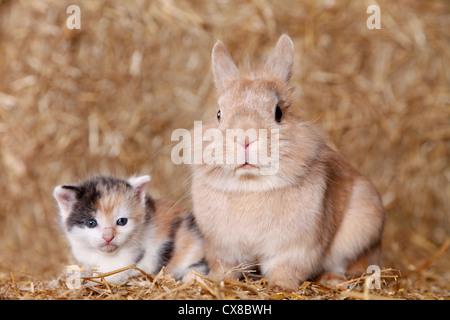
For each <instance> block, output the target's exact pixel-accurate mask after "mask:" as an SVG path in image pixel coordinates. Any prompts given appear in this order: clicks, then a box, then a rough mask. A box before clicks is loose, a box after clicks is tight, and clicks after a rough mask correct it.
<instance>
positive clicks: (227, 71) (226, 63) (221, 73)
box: [211, 40, 239, 91]
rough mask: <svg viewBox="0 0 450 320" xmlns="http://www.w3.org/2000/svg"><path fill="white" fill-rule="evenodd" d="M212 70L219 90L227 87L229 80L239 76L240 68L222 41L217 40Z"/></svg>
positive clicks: (213, 51)
mask: <svg viewBox="0 0 450 320" xmlns="http://www.w3.org/2000/svg"><path fill="white" fill-rule="evenodd" d="M211 60H212V62H211V70H212V73H213V77H214V83H215V84H216V87H217V89H218V90H219V91H222V90H223V89H225V85H226V83H227V82H228V81H230V80H233V79H235V78H236V77H237V75H238V73H239V70H238V68H237V66H236V64H235V63H234V61H233V58H231V55H230V53H229V52H228V50H227V48H226V47H225V45H224V44H223V42H222V41H220V40H219V41H217V42H216V44H215V46H214V48H213V50H212V59H211Z"/></svg>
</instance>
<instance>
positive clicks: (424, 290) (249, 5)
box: [0, 0, 450, 299]
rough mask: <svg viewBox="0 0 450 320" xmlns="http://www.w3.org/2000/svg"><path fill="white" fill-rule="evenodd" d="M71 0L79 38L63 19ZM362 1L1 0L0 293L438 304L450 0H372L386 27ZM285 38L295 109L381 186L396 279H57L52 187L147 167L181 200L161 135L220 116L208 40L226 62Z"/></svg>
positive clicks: (443, 264)
mask: <svg viewBox="0 0 450 320" xmlns="http://www.w3.org/2000/svg"><path fill="white" fill-rule="evenodd" d="M71 4H76V5H78V6H79V7H80V8H81V29H80V30H69V29H67V27H66V20H67V18H68V16H69V15H68V14H67V13H66V9H67V7H68V6H69V5H71ZM370 4H372V3H371V2H368V1H351V0H344V1H329V0H323V1H322V0H321V1H315V0H305V1H294V0H286V1H265V0H264V1H227V0H220V1H189V2H187V1H173V0H169V1H167V0H164V1H162V0H155V1H144V0H134V1H119V0H111V1H89V0H80V1H59V0H58V1H57V0H41V1H5V0H0V150H1V152H0V194H1V197H0V219H1V221H2V223H0V241H1V242H0V272H2V273H1V274H0V298H19V297H20V298H32V299H39V298H45V299H50V298H62V299H84V298H98V299H102V298H105V299H114V298H130V299H134V298H136V299H141V298H161V299H173V298H198V299H217V298H228V297H234V298H237V299H242V298H249V299H297V298H298V299H301V298H307V299H309V298H311V299H312V298H318V299H344V298H355V299H358V298H367V297H369V298H376V296H375V297H374V296H373V295H377V294H378V295H383V296H385V297H397V298H403V299H422V298H424V299H428V298H432V299H440V298H445V297H447V298H448V297H449V282H450V281H449V280H450V274H449V265H450V258H449V255H448V252H447V254H446V253H445V250H444V252H441V251H439V249H440V248H443V246H444V245H445V243H446V240H447V239H449V237H450V232H449V231H450V221H449V220H450V219H449V212H450V201H449V195H450V183H449V182H450V181H449V180H450V165H449V164H450V65H449V61H450V6H449V3H448V1H445V0H436V1H406V0H399V1H395V2H392V1H386V0H383V1H382V0H380V1H377V4H378V5H379V6H380V8H381V29H379V30H369V29H368V28H367V27H366V20H367V18H368V17H369V15H368V14H367V13H366V9H367V6H369V5H370ZM282 33H287V34H289V35H290V36H291V37H292V39H293V41H294V44H295V48H296V53H295V54H296V55H295V64H294V71H293V76H292V84H293V86H294V87H295V96H296V98H297V99H298V100H299V103H298V106H297V109H296V112H298V113H299V114H301V115H302V116H303V117H306V118H309V119H311V120H312V121H314V122H315V123H316V124H317V125H318V126H319V127H321V128H322V129H323V131H324V132H325V133H326V134H327V135H328V136H329V141H330V144H331V145H333V146H334V147H335V148H337V149H338V150H339V151H340V152H341V153H342V154H343V155H344V156H345V157H346V158H347V159H349V161H350V162H351V163H352V164H353V165H354V166H355V167H356V168H358V169H359V170H360V171H361V172H362V173H364V174H365V175H367V176H369V177H370V178H371V179H372V180H373V182H374V183H375V185H376V186H377V188H378V189H379V191H380V194H381V195H382V199H383V201H384V204H385V207H386V209H387V221H386V228H385V235H384V239H383V248H384V258H385V261H384V264H385V265H384V267H385V268H387V269H386V270H391V269H389V268H393V269H394V270H398V273H395V274H397V275H398V277H397V280H390V281H391V282H389V283H388V282H386V285H385V288H383V292H382V293H376V292H370V295H369V293H367V292H366V293H364V290H363V288H362V289H361V290H359V291H358V290H356V289H355V290H354V291H350V293H349V294H347V295H345V294H344V295H343V292H344V290H343V289H341V288H336V287H330V286H325V285H320V284H317V283H311V284H309V285H307V286H306V285H305V287H304V288H303V289H301V290H300V291H299V292H297V295H296V296H295V295H294V296H289V295H288V294H287V293H279V292H272V291H270V290H269V289H268V288H267V286H266V284H265V283H264V282H263V281H262V282H257V281H253V280H248V281H247V282H246V281H241V282H238V283H236V282H233V281H228V280H215V279H211V278H209V277H200V278H199V280H197V282H196V283H195V284H193V285H191V286H188V285H184V287H183V284H179V283H175V282H174V281H173V280H170V279H169V278H166V277H162V276H161V277H160V278H159V280H158V281H156V282H155V283H153V282H151V281H150V280H148V279H143V280H142V283H143V284H142V285H141V286H139V285H136V286H132V287H124V288H110V289H108V287H107V286H105V285H98V288H97V289H83V290H82V291H81V292H78V293H75V292H72V291H71V290H68V289H63V287H58V288H59V289H55V288H56V287H51V286H50V285H49V284H50V283H51V281H52V280H54V279H56V278H57V277H58V275H60V274H61V272H62V270H64V266H65V265H67V264H72V263H73V261H72V260H71V259H70V255H69V253H68V252H69V250H68V246H67V243H66V241H65V240H64V237H63V236H62V234H61V232H60V231H59V229H58V224H57V222H56V220H55V219H56V213H57V212H56V206H55V202H54V200H53V198H52V195H51V194H52V190H53V188H54V186H55V185H57V184H61V183H67V182H76V181H78V180H81V179H83V178H85V177H87V176H91V175H93V174H97V173H100V174H113V175H117V176H120V177H127V176H130V175H133V174H147V173H148V174H151V175H152V183H151V186H150V190H149V191H150V193H151V194H152V195H153V196H154V197H156V198H158V197H166V198H169V199H172V200H174V201H178V200H180V203H181V204H183V205H185V206H186V207H189V206H190V205H191V204H190V200H189V168H187V167H185V166H184V167H183V166H175V165H174V164H173V163H172V162H171V159H170V151H171V146H172V144H171V141H170V136H171V133H172V131H173V130H174V129H176V128H187V129H190V128H192V126H193V121H194V120H208V119H211V118H213V117H214V113H215V112H214V105H215V101H214V100H215V92H214V88H213V85H212V79H211V74H210V70H209V69H210V52H211V48H212V46H213V45H214V43H215V41H216V40H217V39H221V40H222V41H224V43H226V45H227V46H228V48H229V49H230V52H231V53H232V55H233V57H234V58H235V60H236V61H242V62H245V61H247V60H248V59H251V60H257V59H261V58H262V57H264V56H265V55H266V54H267V53H268V52H270V50H271V49H272V48H273V46H274V44H275V43H276V40H277V39H278V37H279V35H280V34H282ZM437 253H440V254H438V255H437V258H436V259H434V260H432V261H431V262H430V263H428V262H427V261H429V260H428V259H430V257H435V256H436V254H437ZM424 262H425V263H424ZM414 267H416V268H417V267H420V268H419V270H418V271H417V272H412V271H414V270H415V269H414ZM391 272H392V271H389V272H388V273H387V274H391ZM411 272H412V273H411ZM402 275H403V276H404V275H408V277H407V278H406V280H407V281H403V280H401V279H403V278H402ZM386 279H388V278H386ZM389 279H390V278H389ZM404 280H405V279H404ZM402 281H403V282H402ZM147 282H151V284H153V287H154V288H158V290H157V291H155V292H153V291H151V290H149V287H148V285H149V283H147ZM151 284H150V285H151ZM180 286H181V287H180ZM52 288H53V289H52ZM130 288H132V289H130ZM164 288H165V289H164ZM352 292H353V293H352Z"/></svg>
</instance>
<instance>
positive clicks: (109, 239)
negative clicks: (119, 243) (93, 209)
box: [102, 232, 114, 244]
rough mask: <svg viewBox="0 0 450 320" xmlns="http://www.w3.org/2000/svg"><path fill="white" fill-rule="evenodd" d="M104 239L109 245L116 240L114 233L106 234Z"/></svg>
mask: <svg viewBox="0 0 450 320" xmlns="http://www.w3.org/2000/svg"><path fill="white" fill-rule="evenodd" d="M102 238H103V240H105V241H106V243H107V244H109V243H110V242H111V241H112V240H113V239H114V233H112V232H108V233H104V234H103V235H102Z"/></svg>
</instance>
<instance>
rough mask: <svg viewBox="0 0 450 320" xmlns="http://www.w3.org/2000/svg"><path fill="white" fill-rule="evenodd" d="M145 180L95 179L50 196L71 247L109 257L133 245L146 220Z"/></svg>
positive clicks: (58, 188) (144, 177)
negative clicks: (55, 203)
mask: <svg viewBox="0 0 450 320" xmlns="http://www.w3.org/2000/svg"><path fill="white" fill-rule="evenodd" d="M149 179H150V178H149V177H148V176H143V177H139V178H131V179H130V180H128V181H125V180H120V179H113V178H104V177H98V178H94V179H92V180H88V181H86V182H85V183H83V184H81V185H76V186H58V187H56V188H55V191H54V196H55V198H56V199H57V201H58V205H59V207H60V214H61V218H62V221H63V224H64V226H65V229H66V233H67V236H68V238H69V240H70V241H71V243H76V244H78V245H83V246H85V247H88V248H92V249H95V250H99V251H101V252H105V253H112V252H115V251H116V250H118V249H120V248H121V247H123V246H125V245H126V244H128V243H132V242H137V241H138V239H136V236H137V235H138V234H139V233H140V230H141V229H142V227H143V226H144V224H145V222H146V221H148V219H149V216H148V214H147V213H146V210H145V192H144V186H145V183H146V182H148V181H149Z"/></svg>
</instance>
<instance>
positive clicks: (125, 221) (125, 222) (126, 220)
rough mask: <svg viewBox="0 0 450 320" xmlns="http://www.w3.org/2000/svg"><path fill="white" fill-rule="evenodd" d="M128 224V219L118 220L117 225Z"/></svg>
mask: <svg viewBox="0 0 450 320" xmlns="http://www.w3.org/2000/svg"><path fill="white" fill-rule="evenodd" d="M127 222H128V219H127V218H120V219H118V220H117V225H118V226H124V225H126V224H127Z"/></svg>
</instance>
